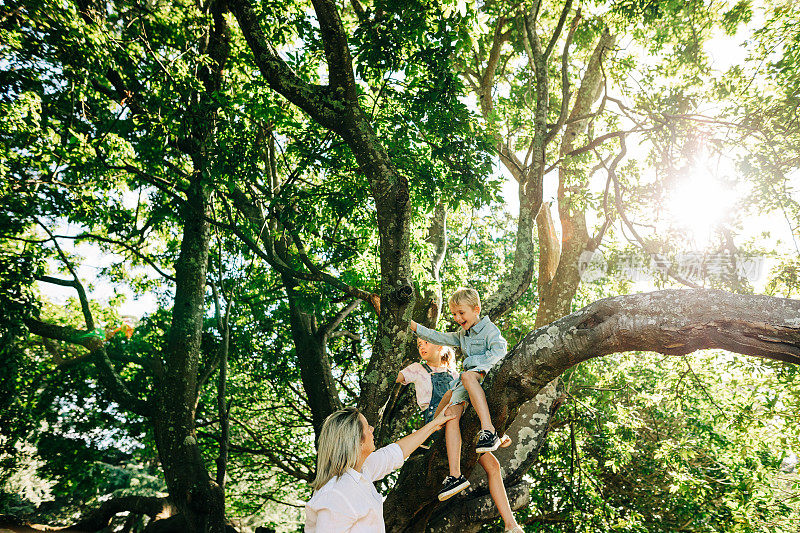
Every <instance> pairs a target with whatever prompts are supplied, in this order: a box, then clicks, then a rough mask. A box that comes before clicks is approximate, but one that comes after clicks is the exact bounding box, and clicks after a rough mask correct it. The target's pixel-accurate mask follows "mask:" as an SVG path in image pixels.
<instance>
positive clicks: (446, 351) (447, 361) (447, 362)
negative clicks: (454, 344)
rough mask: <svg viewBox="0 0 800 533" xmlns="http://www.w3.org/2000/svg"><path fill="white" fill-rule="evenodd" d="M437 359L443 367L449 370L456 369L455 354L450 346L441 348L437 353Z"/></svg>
mask: <svg viewBox="0 0 800 533" xmlns="http://www.w3.org/2000/svg"><path fill="white" fill-rule="evenodd" d="M439 354H440V355H439V357H441V361H442V363H444V366H446V367H447V368H449V369H450V370H455V369H456V352H455V350H453V349H452V348H451V347H450V346H442V351H441V352H439Z"/></svg>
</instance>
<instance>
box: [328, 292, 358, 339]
mask: <svg viewBox="0 0 800 533" xmlns="http://www.w3.org/2000/svg"><path fill="white" fill-rule="evenodd" d="M360 304H361V300H353V301H352V302H350V303H349V304H347V306H345V307H344V308H343V309H341V310H340V311H339V312H338V313H336V315H334V317H333V318H332V319H331V321H330V322H328V323H327V324H325V325H324V326H322V327H321V328H319V331H318V335H320V336H321V337H322V339H323V342H324V340H325V339H326V338H328V337H331V336H333V334H334V333H336V329H337V328H338V327H339V326H340V325H341V324H342V321H344V319H345V318H347V317H348V316H349V315H350V313H352V312H353V311H354V310H355V308H356V307H358V306H359V305H360Z"/></svg>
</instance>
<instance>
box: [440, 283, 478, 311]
mask: <svg viewBox="0 0 800 533" xmlns="http://www.w3.org/2000/svg"><path fill="white" fill-rule="evenodd" d="M447 303H448V304H449V305H462V304H466V305H469V306H472V307H480V306H481V297H480V296H478V291H476V290H475V289H470V288H469V287H459V288H457V289H456V290H455V292H454V293H453V294H452V295H451V296H450V298H449V299H448V300H447Z"/></svg>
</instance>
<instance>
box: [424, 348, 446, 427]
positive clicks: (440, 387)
mask: <svg viewBox="0 0 800 533" xmlns="http://www.w3.org/2000/svg"><path fill="white" fill-rule="evenodd" d="M422 366H423V367H425V370H427V371H428V375H429V376H430V377H431V388H432V389H433V390H432V392H431V403H429V404H428V408H427V409H425V410H424V411H423V412H422V419H423V420H424V421H425V423H426V424H427V423H428V422H430V421H431V420H433V415H434V414H435V413H436V408H437V407H439V402H440V401H441V400H442V396H444V393H445V392H447V391H448V389H450V383H451V382H452V381H453V376H451V375H450V372H434V371H433V369H432V368H431V367H429V366H428V363H422Z"/></svg>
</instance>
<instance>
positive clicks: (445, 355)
mask: <svg viewBox="0 0 800 533" xmlns="http://www.w3.org/2000/svg"><path fill="white" fill-rule="evenodd" d="M419 341H425V342H427V343H428V344H430V345H431V346H438V347H439V361H441V363H442V364H443V365H444V366H446V367H447V368H449V369H450V370H455V369H456V351H455V350H453V348H452V347H450V346H442V345H440V344H436V343H433V342H429V341H426V340H425V339H423V338H422V337H417V342H418V343H419ZM417 348H418V349H419V344H417Z"/></svg>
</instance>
